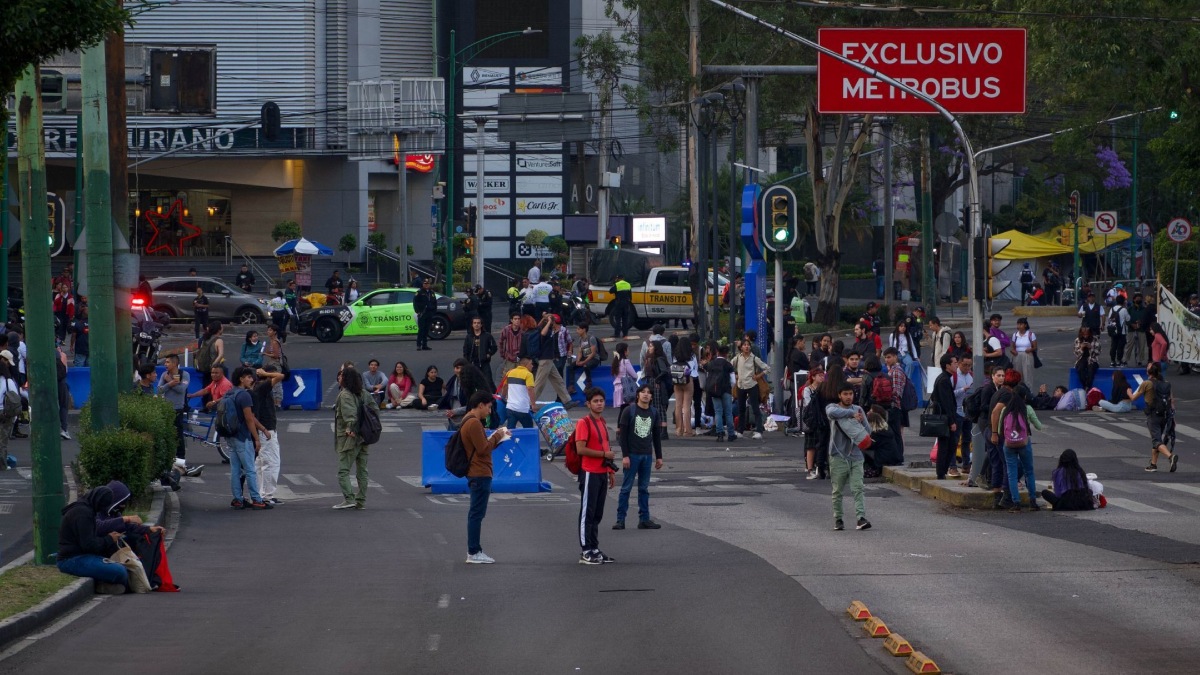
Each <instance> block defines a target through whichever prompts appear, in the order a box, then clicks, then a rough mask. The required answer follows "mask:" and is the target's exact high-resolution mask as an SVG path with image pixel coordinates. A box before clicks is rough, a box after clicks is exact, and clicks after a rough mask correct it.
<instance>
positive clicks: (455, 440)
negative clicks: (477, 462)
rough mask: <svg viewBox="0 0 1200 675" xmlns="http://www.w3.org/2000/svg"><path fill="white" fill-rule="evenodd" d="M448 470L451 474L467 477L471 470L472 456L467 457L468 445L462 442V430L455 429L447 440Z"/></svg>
mask: <svg viewBox="0 0 1200 675" xmlns="http://www.w3.org/2000/svg"><path fill="white" fill-rule="evenodd" d="M446 470H447V471H449V472H450V475H451V476H455V477H457V478H465V477H466V475H467V472H468V471H470V470H471V458H470V457H467V446H465V445H463V442H462V431H461V430H459V431H455V432H454V433H453V434H451V435H450V440H448V441H446Z"/></svg>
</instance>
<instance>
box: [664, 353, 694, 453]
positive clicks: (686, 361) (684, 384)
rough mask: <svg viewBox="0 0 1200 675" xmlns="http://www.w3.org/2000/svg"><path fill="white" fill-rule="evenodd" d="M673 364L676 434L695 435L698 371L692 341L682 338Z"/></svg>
mask: <svg viewBox="0 0 1200 675" xmlns="http://www.w3.org/2000/svg"><path fill="white" fill-rule="evenodd" d="M674 356H675V361H674V362H673V363H672V364H671V368H670V369H671V385H672V386H673V387H674V389H675V435H676V436H679V437H684V436H694V435H695V433H693V431H692V419H691V418H692V378H693V377H695V372H696V367H697V366H696V357H695V356H694V355H693V354H692V343H691V342H689V341H688V340H680V341H679V344H678V345H677V346H676V347H675V350H674Z"/></svg>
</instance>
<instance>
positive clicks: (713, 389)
mask: <svg viewBox="0 0 1200 675" xmlns="http://www.w3.org/2000/svg"><path fill="white" fill-rule="evenodd" d="M704 374H705V380H706V382H705V384H706V386H707V387H708V396H709V398H710V399H712V402H713V428H714V429H716V432H717V442H718V443H720V442H724V441H727V440H728V441H736V440H737V437H738V436H737V432H736V431H734V429H733V376H734V371H733V365H732V364H730V363H729V345H720V346H718V347H717V353H716V354H715V355H714V356H713V358H711V359H709V360H708V363H706V364H704Z"/></svg>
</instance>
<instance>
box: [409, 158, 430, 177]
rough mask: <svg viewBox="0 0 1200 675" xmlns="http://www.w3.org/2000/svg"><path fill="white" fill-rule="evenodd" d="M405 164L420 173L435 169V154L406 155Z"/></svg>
mask: <svg viewBox="0 0 1200 675" xmlns="http://www.w3.org/2000/svg"><path fill="white" fill-rule="evenodd" d="M404 166H405V167H407V168H409V169H412V170H413V171H416V172H418V173H429V172H430V171H433V155H405V156H404Z"/></svg>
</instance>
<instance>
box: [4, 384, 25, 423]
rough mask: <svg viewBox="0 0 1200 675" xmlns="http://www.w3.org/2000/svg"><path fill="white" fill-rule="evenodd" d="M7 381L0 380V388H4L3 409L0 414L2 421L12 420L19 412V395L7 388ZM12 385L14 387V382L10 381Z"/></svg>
mask: <svg viewBox="0 0 1200 675" xmlns="http://www.w3.org/2000/svg"><path fill="white" fill-rule="evenodd" d="M9 381H10V380H7V379H5V380H0V386H3V387H4V409H3V412H0V418H3V419H12V418H14V417H16V416H17V413H19V412H21V394H19V393H17V392H16V391H13V390H12V389H9V388H8V382H9ZM12 383H13V385H14V386H15V385H16V381H12Z"/></svg>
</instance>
